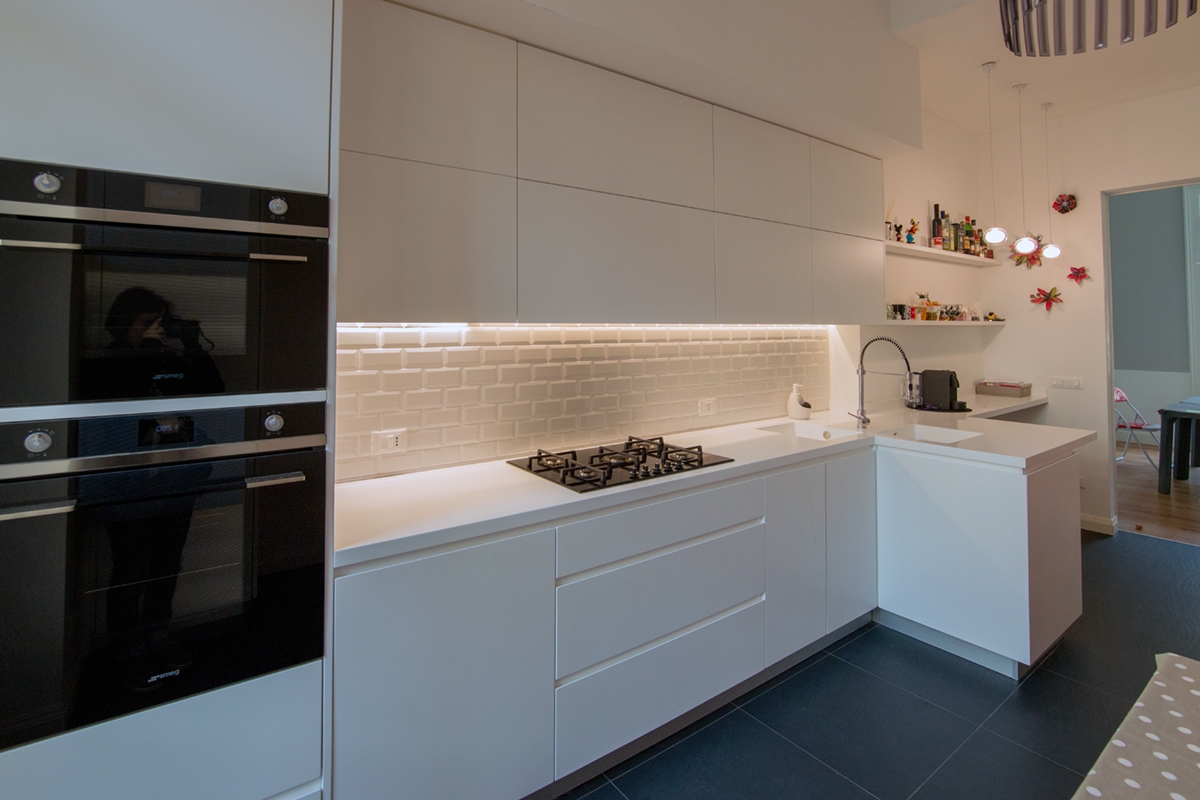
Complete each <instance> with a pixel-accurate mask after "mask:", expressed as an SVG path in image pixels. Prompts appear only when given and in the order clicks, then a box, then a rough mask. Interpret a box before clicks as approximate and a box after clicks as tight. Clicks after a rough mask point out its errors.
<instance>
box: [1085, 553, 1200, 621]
mask: <svg viewBox="0 0 1200 800" xmlns="http://www.w3.org/2000/svg"><path fill="white" fill-rule="evenodd" d="M1083 575H1084V587H1085V589H1089V590H1092V591H1093V592H1094V593H1104V594H1098V595H1097V596H1095V599H1102V598H1103V597H1104V596H1106V594H1107V593H1109V592H1114V591H1115V592H1117V593H1119V594H1120V595H1121V596H1122V599H1123V600H1130V599H1132V600H1135V601H1140V602H1139V604H1138V608H1137V609H1136V610H1137V612H1138V613H1141V614H1144V615H1146V616H1153V615H1154V612H1155V610H1156V609H1157V608H1158V607H1159V606H1160V605H1163V604H1166V605H1170V606H1186V607H1188V608H1190V609H1191V610H1192V614H1191V615H1190V616H1192V617H1197V616H1200V572H1191V571H1189V570H1184V569H1176V568H1174V567H1169V566H1165V565H1162V564H1154V563H1151V562H1149V561H1141V560H1139V559H1136V558H1129V557H1128V556H1118V555H1113V554H1111V553H1107V552H1103V551H1094V550H1093V551H1089V552H1087V553H1085V554H1084V557H1083ZM1086 599H1089V598H1088V597H1087V596H1086V594H1085V600H1086ZM1085 610H1086V607H1085ZM1198 627H1200V625H1198Z"/></svg>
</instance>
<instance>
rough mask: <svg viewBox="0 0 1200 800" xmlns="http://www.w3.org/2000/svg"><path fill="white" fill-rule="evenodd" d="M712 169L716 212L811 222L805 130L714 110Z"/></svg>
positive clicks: (725, 110)
mask: <svg viewBox="0 0 1200 800" xmlns="http://www.w3.org/2000/svg"><path fill="white" fill-rule="evenodd" d="M713 172H714V176H713V182H714V186H713V192H714V198H713V199H714V201H715V202H714V204H715V208H716V210H717V211H723V212H725V213H727V214H737V215H740V216H743V217H754V218H755V219H765V220H771V221H772V222H786V223H788V224H790V225H803V226H806V227H807V226H808V225H810V224H811V222H812V215H811V210H810V202H811V189H810V186H809V138H808V137H807V136H805V135H804V134H802V133H796V132H795V131H790V130H788V129H787V128H781V127H779V126H778V125H772V124H771V123H769V122H763V121H761V120H757V119H754V118H753V117H747V116H745V115H744V114H738V113H736V112H733V111H729V110H727V109H724V108H714V109H713Z"/></svg>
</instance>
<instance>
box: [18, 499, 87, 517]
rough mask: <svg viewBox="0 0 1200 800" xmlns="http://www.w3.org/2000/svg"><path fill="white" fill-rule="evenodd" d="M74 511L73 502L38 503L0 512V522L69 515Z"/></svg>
mask: <svg viewBox="0 0 1200 800" xmlns="http://www.w3.org/2000/svg"><path fill="white" fill-rule="evenodd" d="M74 510H75V501H74V500H64V501H62V502H57V503H39V504H37V505H32V506H21V507H20V508H10V509H8V510H7V511H0V522H9V521H10V520H14V519H28V518H29V517H49V516H53V515H55V514H69V513H71V512H72V511H74Z"/></svg>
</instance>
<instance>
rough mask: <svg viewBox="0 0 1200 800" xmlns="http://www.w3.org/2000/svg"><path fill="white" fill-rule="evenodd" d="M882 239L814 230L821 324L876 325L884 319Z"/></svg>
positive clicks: (814, 266) (815, 307) (817, 310)
mask: <svg viewBox="0 0 1200 800" xmlns="http://www.w3.org/2000/svg"><path fill="white" fill-rule="evenodd" d="M884 258H885V256H884V250H883V242H880V241H873V240H871V239H862V238H860V237H857V236H845V235H843V234H840V233H829V232H827V231H817V230H814V231H813V232H812V274H813V318H812V321H813V322H815V323H819V324H834V325H876V324H880V323H882V322H883V321H884V319H885V309H884V304H885V302H886V301H885V299H884V298H885V296H886V293H885V288H884V281H885V278H884V273H885V269H884V263H885V262H884Z"/></svg>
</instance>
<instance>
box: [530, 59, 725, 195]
mask: <svg viewBox="0 0 1200 800" xmlns="http://www.w3.org/2000/svg"><path fill="white" fill-rule="evenodd" d="M517 53H518V55H517V58H518V72H517V75H518V78H517V103H518V105H517V109H518V111H517V120H518V122H517V124H518V136H517V142H518V145H517V147H518V164H519V166H518V170H519V171H518V173H517V174H518V176H519V177H522V178H529V179H531V180H536V181H545V182H548V183H556V184H561V185H564V186H575V187H579V188H583V189H595V190H597V191H602V192H612V193H614V194H621V195H627V196H629V197H641V198H645V199H648V200H659V201H662V202H665V203H678V204H679V205H685V206H691V207H693V208H706V209H711V208H712V207H713V205H712V203H713V144H712V106H710V105H709V104H708V103H702V102H700V101H699V100H693V99H692V98H690V97H684V96H683V95H681V94H676V93H675V92H670V91H667V90H666V89H660V88H658V87H656V86H651V85H650V84H648V83H642V82H641V81H637V80H634V79H632V78H626V77H624V76H621V75H617V74H616V73H614V72H609V71H607V70H603V69H600V68H598V67H593V66H590V65H588V64H584V63H581V62H579V61H574V60H572V59H569V58H563V57H562V56H557V55H554V54H552V53H547V52H545V51H544V50H538V49H536V48H533V47H528V46H526V45H520V46H519V47H518V51H517Z"/></svg>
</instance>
